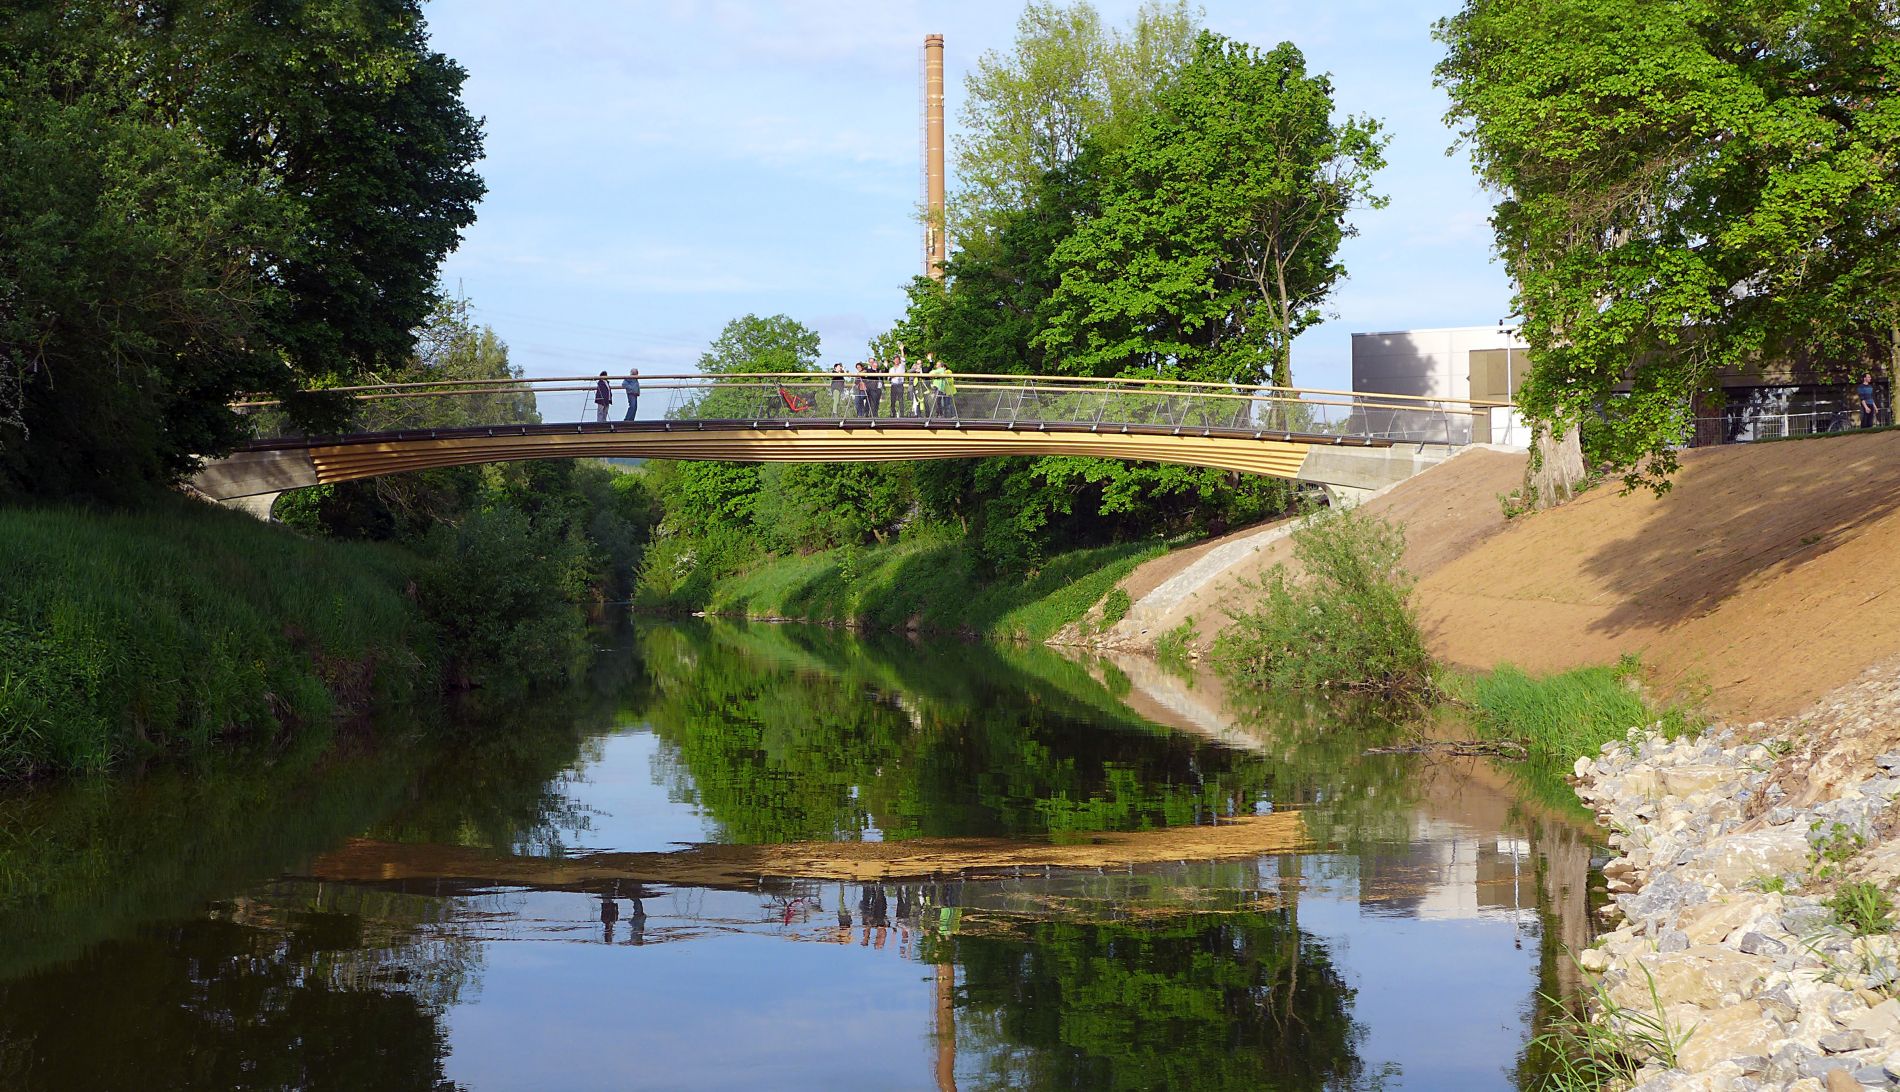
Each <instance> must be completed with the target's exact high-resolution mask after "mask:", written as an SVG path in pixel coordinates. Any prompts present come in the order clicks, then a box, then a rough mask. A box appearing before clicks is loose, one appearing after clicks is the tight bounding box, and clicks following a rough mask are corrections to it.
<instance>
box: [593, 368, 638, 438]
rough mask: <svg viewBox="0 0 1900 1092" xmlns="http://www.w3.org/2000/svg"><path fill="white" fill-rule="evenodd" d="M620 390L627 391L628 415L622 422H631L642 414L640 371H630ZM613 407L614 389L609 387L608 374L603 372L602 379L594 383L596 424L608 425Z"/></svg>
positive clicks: (636, 369) (633, 369) (621, 383)
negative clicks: (637, 415)
mask: <svg viewBox="0 0 1900 1092" xmlns="http://www.w3.org/2000/svg"><path fill="white" fill-rule="evenodd" d="M620 389H621V390H622V391H625V392H626V395H627V415H626V416H625V417H622V418H621V420H622V421H631V420H633V415H634V414H636V413H639V412H640V369H638V368H632V369H629V370H628V372H627V378H625V379H622V380H621V381H620ZM613 407H614V391H613V388H612V387H609V386H608V385H607V373H606V372H601V373H600V378H599V379H597V380H595V381H594V420H595V422H596V423H598V424H603V425H604V424H606V423H607V411H608V410H611V409H613Z"/></svg>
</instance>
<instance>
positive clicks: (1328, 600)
mask: <svg viewBox="0 0 1900 1092" xmlns="http://www.w3.org/2000/svg"><path fill="white" fill-rule="evenodd" d="M1404 552H1405V536H1404V532H1403V530H1402V529H1401V528H1400V527H1398V526H1397V525H1396V524H1392V523H1389V522H1387V521H1385V520H1382V519H1379V518H1377V517H1375V516H1369V515H1366V514H1364V513H1361V512H1357V511H1352V510H1349V509H1348V510H1339V509H1329V510H1322V511H1320V512H1316V513H1314V514H1312V515H1310V516H1308V517H1306V519H1305V521H1304V522H1303V523H1302V524H1301V526H1300V527H1299V529H1298V530H1296V531H1294V532H1293V556H1294V559H1295V560H1296V561H1298V562H1299V564H1300V568H1301V575H1299V576H1298V577H1295V576H1294V575H1293V574H1291V573H1289V572H1288V571H1287V569H1286V567H1285V566H1279V565H1276V566H1275V567H1274V568H1273V570H1272V571H1271V572H1269V573H1268V574H1267V576H1266V579H1264V580H1263V581H1261V582H1260V583H1258V584H1252V583H1247V584H1243V587H1244V588H1245V590H1246V591H1248V592H1249V593H1251V594H1253V595H1254V596H1255V597H1256V602H1255V605H1253V606H1252V607H1249V608H1245V609H1241V610H1230V611H1229V612H1228V615H1229V617H1231V618H1232V619H1233V625H1232V626H1230V627H1229V628H1228V629H1227V631H1226V632H1225V633H1223V634H1221V636H1220V637H1219V638H1218V639H1217V640H1216V641H1215V642H1214V650H1213V659H1214V665H1215V667H1216V668H1217V669H1218V670H1220V672H1221V673H1222V674H1223V675H1226V676H1227V677H1228V678H1230V679H1232V680H1233V681H1234V682H1236V683H1238V684H1240V685H1243V686H1253V687H1265V688H1271V689H1305V690H1314V689H1320V688H1332V689H1346V690H1353V691H1362V692H1368V693H1372V694H1376V695H1380V696H1383V697H1387V698H1394V699H1404V700H1423V699H1424V698H1425V697H1427V696H1428V695H1429V694H1430V693H1431V690H1432V675H1431V656H1430V654H1429V653H1428V652H1426V650H1425V639H1424V636H1423V635H1422V634H1421V633H1420V632H1419V628H1418V621H1417V619H1416V618H1415V617H1414V616H1413V614H1412V609H1411V607H1410V605H1409V604H1408V603H1407V601H1406V600H1407V596H1408V595H1409V594H1410V593H1411V589H1412V580H1411V577H1410V576H1408V575H1407V574H1406V572H1405V570H1404V569H1402V568H1401V567H1400V565H1399V561H1400V558H1401V557H1402V556H1403V554H1404Z"/></svg>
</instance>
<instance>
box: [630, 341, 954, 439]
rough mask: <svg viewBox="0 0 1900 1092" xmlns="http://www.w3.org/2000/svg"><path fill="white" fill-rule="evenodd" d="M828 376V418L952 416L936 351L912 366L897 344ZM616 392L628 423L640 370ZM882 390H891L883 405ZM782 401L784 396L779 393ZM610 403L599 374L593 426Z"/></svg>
mask: <svg viewBox="0 0 1900 1092" xmlns="http://www.w3.org/2000/svg"><path fill="white" fill-rule="evenodd" d="M830 375H831V379H830V383H829V388H830V394H831V414H830V416H833V417H844V416H845V415H846V414H845V410H846V408H847V407H849V408H850V410H851V411H852V412H851V416H855V417H883V416H890V417H955V416H956V415H957V380H956V376H955V374H954V373H952V372H951V371H950V369H949V367H948V366H947V365H945V364H944V363H943V361H941V360H938V359H937V354H936V353H925V354H924V359H923V360H922V361H920V362H918V363H916V364H910V363H908V362H906V360H905V359H904V343H903V342H901V341H900V342H898V343H897V352H896V354H895V355H894V356H892V357H891V358H890V359H889V360H884V359H880V358H878V357H876V356H873V357H872V358H871V359H870V360H860V361H858V363H857V366H856V369H855V370H853V371H847V370H846V369H845V366H844V365H843V364H833V365H832V366H831V372H830ZM620 389H621V392H622V393H623V394H624V395H625V397H626V402H627V412H626V414H625V416H623V417H621V420H623V421H631V420H633V419H634V416H635V415H636V414H637V413H639V411H640V369H638V368H633V369H631V370H629V371H628V372H627V376H626V378H624V379H622V380H621V381H620ZM886 391H889V392H890V398H889V401H888V402H886V400H885V392H886ZM781 397H785V395H784V394H783V391H782V389H781ZM613 404H614V392H613V387H612V386H611V385H610V384H609V381H608V377H607V373H606V372H601V373H600V378H599V379H597V380H595V381H594V421H595V422H596V423H597V424H606V423H607V415H608V414H609V413H610V412H612V410H613ZM887 408H888V411H889V412H888V413H886V412H885V411H886V409H887Z"/></svg>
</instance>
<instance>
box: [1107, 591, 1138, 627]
mask: <svg viewBox="0 0 1900 1092" xmlns="http://www.w3.org/2000/svg"><path fill="white" fill-rule="evenodd" d="M1134 605H1135V601H1134V600H1133V599H1131V598H1129V595H1128V590H1127V589H1126V588H1120V587H1116V588H1111V589H1109V592H1108V594H1107V595H1105V596H1103V597H1102V628H1103V629H1107V628H1108V627H1110V626H1112V625H1114V624H1115V623H1117V622H1119V621H1121V620H1122V619H1124V618H1126V617H1128V611H1129V609H1130V608H1132V607H1133V606H1134Z"/></svg>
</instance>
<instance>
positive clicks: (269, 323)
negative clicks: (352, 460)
mask: <svg viewBox="0 0 1900 1092" xmlns="http://www.w3.org/2000/svg"><path fill="white" fill-rule="evenodd" d="M463 75H464V74H463V72H462V70H461V68H459V67H458V66H457V65H455V64H454V63H453V62H452V61H450V60H448V59H447V58H446V57H444V56H442V55H441V54H440V53H435V52H432V51H430V50H429V48H428V43H427V40H426V37H425V34H424V29H423V22H422V17H421V11H420V4H419V0H291V2H265V0H214V2H211V3H202V4H192V5H186V4H177V3H155V4H138V5H125V4H116V3H108V2H105V0H81V2H76V3H63V4H54V3H49V2H36V3H29V4H26V5H23V6H20V10H18V11H15V12H13V13H12V14H10V15H9V18H8V20H7V22H6V23H5V25H4V28H0V83H3V84H4V85H5V86H6V88H7V94H6V95H5V96H4V101H0V488H4V489H9V490H19V491H26V490H30V491H33V492H38V493H41V494H60V493H72V492H84V493H93V494H98V493H100V492H105V491H109V490H110V489H111V488H112V487H113V486H114V485H117V486H120V487H122V488H125V489H135V488H137V487H139V486H142V485H145V484H147V483H161V482H165V481H168V480H170V479H173V478H175V477H177V476H179V475H181V474H182V473H184V472H185V471H187V470H188V469H189V467H190V465H191V463H192V461H193V460H194V457H195V456H198V455H203V454H214V453H217V452H220V451H223V450H226V449H228V448H229V446H230V445H231V444H232V443H233V442H234V441H235V440H236V439H238V438H239V437H240V436H241V429H240V428H239V423H238V421H237V420H236V419H235V418H234V417H233V415H232V414H231V413H230V412H229V411H228V410H227V409H226V408H225V404H226V403H227V402H228V401H230V400H231V398H232V397H233V396H234V395H237V394H239V393H241V392H246V391H279V392H281V391H285V390H287V389H289V388H290V387H292V386H294V385H296V384H298V383H305V382H315V383H319V384H326V383H329V384H333V383H335V382H338V381H341V380H343V379H347V378H351V377H356V376H360V375H363V374H366V373H367V372H369V371H371V370H374V369H380V368H391V367H398V366H401V365H402V364H403V362H404V361H405V360H406V359H407V358H408V355H409V352H410V349H411V346H412V345H413V333H412V331H413V330H414V329H415V328H416V327H417V326H419V325H421V324H422V323H423V322H424V321H425V320H426V319H427V318H428V317H429V314H430V312H431V309H432V308H433V307H434V305H435V301H436V295H435V289H434V286H435V278H436V270H437V268H438V266H439V264H440V262H441V260H442V258H443V256H444V255H446V254H447V253H448V251H449V250H450V249H451V248H453V247H454V245H455V243H456V241H457V239H458V236H459V232H460V231H461V229H462V228H463V227H465V226H467V225H468V224H469V223H470V222H472V220H473V218H474V205H475V202H476V201H477V200H478V199H479V198H480V196H481V193H482V183H481V180H480V179H479V178H478V177H477V176H476V175H475V174H474V171H473V167H472V165H473V163H474V161H475V160H476V159H477V158H478V157H479V155H480V150H481V142H480V129H479V125H478V123H477V122H476V120H475V119H474V118H472V117H471V116H470V115H469V114H468V112H467V111H466V110H465V109H464V108H463V106H462V104H461V101H460V97H459V96H460V90H461V83H462V79H463ZM332 408H334V407H332Z"/></svg>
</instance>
